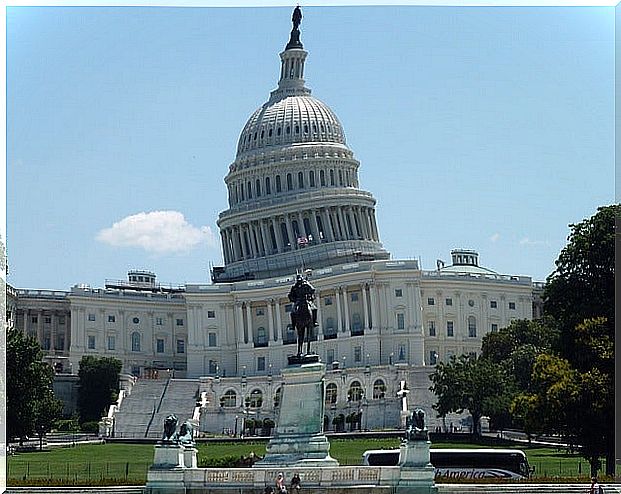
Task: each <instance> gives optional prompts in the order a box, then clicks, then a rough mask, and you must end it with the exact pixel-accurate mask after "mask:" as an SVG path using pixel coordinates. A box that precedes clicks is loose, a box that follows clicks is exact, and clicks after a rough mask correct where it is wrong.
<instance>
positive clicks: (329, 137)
mask: <svg viewBox="0 0 621 494" xmlns="http://www.w3.org/2000/svg"><path fill="white" fill-rule="evenodd" d="M279 96H284V97H279ZM294 143H334V144H342V145H345V133H344V132H343V127H342V126H341V123H340V122H339V120H338V118H337V117H336V115H335V114H334V112H333V111H332V110H331V109H330V108H329V107H328V105H326V104H325V103H323V102H322V101H319V100H318V99H317V98H314V97H313V96H310V95H309V94H301V95H293V96H286V95H281V94H275V95H273V96H272V98H270V100H269V101H268V102H267V103H265V104H264V105H263V106H261V107H260V108H259V109H257V111H255V112H254V113H253V114H252V116H251V117H250V118H249V119H248V122H246V125H245V126H244V129H243V131H242V133H241V135H240V137H239V142H238V144H237V156H238V157H239V156H240V155H242V154H244V153H247V152H253V151H256V150H264V149H265V148H269V147H273V146H281V145H290V144H294Z"/></svg>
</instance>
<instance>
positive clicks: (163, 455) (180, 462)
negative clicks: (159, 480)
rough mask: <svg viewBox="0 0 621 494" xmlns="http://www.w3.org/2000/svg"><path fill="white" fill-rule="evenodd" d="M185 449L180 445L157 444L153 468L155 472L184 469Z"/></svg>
mask: <svg viewBox="0 0 621 494" xmlns="http://www.w3.org/2000/svg"><path fill="white" fill-rule="evenodd" d="M183 450H184V448H183V446H179V445H178V444H156V445H155V457H154V458H153V466H152V467H151V468H153V469H155V470H171V469H173V468H184V465H185V460H184V451H183Z"/></svg>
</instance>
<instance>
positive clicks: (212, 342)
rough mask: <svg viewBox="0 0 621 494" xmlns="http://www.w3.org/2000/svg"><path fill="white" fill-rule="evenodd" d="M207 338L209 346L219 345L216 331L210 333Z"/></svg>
mask: <svg viewBox="0 0 621 494" xmlns="http://www.w3.org/2000/svg"><path fill="white" fill-rule="evenodd" d="M207 340H208V343H207V344H208V345H209V346H211V347H214V346H218V345H217V340H216V333H209V335H208V337H207Z"/></svg>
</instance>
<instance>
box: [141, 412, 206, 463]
mask: <svg viewBox="0 0 621 494" xmlns="http://www.w3.org/2000/svg"><path fill="white" fill-rule="evenodd" d="M178 422H179V420H178V419H177V417H176V416H175V415H168V416H167V417H166V418H165V419H164V434H163V436H162V439H161V440H160V441H159V442H158V443H157V445H156V446H155V458H154V461H153V465H152V467H151V468H153V469H156V470H161V469H174V468H196V467H197V465H198V463H197V457H196V455H197V450H196V444H195V443H194V427H193V426H192V424H191V423H190V421H189V420H186V421H185V422H184V423H183V424H181V427H180V428H179V431H178V432H177V424H178Z"/></svg>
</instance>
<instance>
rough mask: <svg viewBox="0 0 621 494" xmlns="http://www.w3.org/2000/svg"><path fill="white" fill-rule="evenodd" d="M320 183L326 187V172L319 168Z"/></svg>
mask: <svg viewBox="0 0 621 494" xmlns="http://www.w3.org/2000/svg"><path fill="white" fill-rule="evenodd" d="M319 183H320V184H321V185H322V187H325V185H326V174H325V172H324V171H323V170H319Z"/></svg>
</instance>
